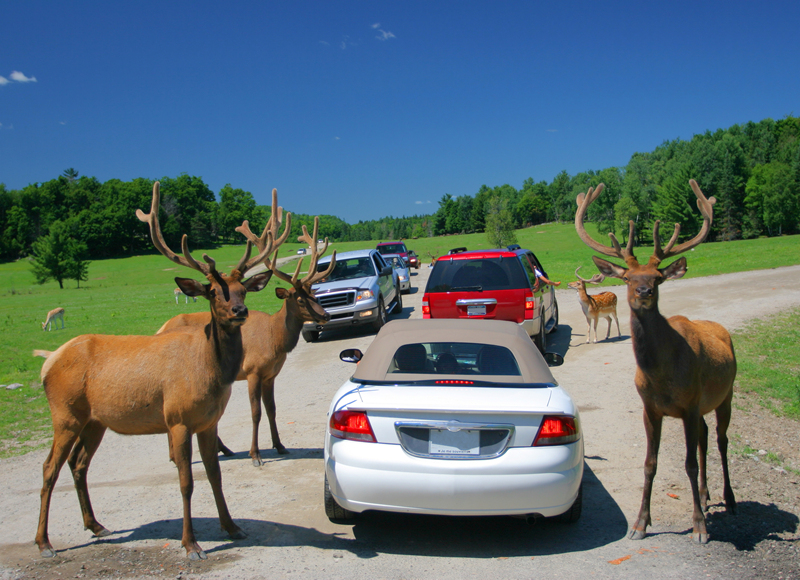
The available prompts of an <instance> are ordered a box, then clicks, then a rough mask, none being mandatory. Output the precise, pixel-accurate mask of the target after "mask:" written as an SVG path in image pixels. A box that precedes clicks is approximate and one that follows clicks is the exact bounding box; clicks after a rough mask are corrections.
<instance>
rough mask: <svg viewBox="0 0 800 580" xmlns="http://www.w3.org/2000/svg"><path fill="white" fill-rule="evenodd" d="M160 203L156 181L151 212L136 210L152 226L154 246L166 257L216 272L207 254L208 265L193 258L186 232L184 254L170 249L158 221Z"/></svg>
mask: <svg viewBox="0 0 800 580" xmlns="http://www.w3.org/2000/svg"><path fill="white" fill-rule="evenodd" d="M160 205H161V183H160V182H158V181H156V182H155V183H154V184H153V200H152V202H151V203H150V213H147V214H146V213H144V212H143V211H142V210H140V209H137V210H136V217H138V218H139V220H140V221H142V222H144V223H146V224H147V225H149V226H150V239H151V240H152V241H153V246H155V248H156V250H158V251H159V252H161V253H162V254H163V255H164V256H165V257H166V258H169V259H170V260H172V261H173V262H175V263H176V264H180V265H181V266H186V267H187V268H191V269H193V270H197V271H199V272H202V273H203V274H204V275H206V276H207V275H208V274H210V273H211V272H215V271H216V270H215V269H214V260H212V259H211V258H209V257H208V256H207V255H206V254H203V259H204V260H205V261H206V262H207V263H208V264H209V265H208V266H206V265H205V264H201V263H199V262H198V261H197V260H195V259H194V258H192V255H191V254H190V253H189V244H188V241H187V236H186V234H184V235H183V238H182V239H181V247H182V249H183V256H179V255H178V254H176V253H175V252H173V251H172V250H170V249H169V246H167V243H166V242H165V241H164V236H163V235H162V234H161V225H160V224H159V221H158V208H159V206H160Z"/></svg>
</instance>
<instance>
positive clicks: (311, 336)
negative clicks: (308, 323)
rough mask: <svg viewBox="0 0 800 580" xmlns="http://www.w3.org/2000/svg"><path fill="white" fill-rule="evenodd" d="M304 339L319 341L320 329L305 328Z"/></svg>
mask: <svg viewBox="0 0 800 580" xmlns="http://www.w3.org/2000/svg"><path fill="white" fill-rule="evenodd" d="M303 340H305V341H306V342H317V340H319V330H303Z"/></svg>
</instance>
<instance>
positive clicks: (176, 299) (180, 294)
mask: <svg viewBox="0 0 800 580" xmlns="http://www.w3.org/2000/svg"><path fill="white" fill-rule="evenodd" d="M172 293H173V294H175V304H178V298H180V297H181V296H186V304H189V296H188V295H187V294H184V293H183V290H181V289H180V288H175V290H173V291H172ZM192 300H194V301H195V302H197V296H192Z"/></svg>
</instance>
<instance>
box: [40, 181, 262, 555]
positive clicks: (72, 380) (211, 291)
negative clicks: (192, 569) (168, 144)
mask: <svg viewBox="0 0 800 580" xmlns="http://www.w3.org/2000/svg"><path fill="white" fill-rule="evenodd" d="M159 202H160V191H159V183H158V182H156V183H155V184H154V186H153V199H152V205H151V208H150V213H149V214H145V213H143V212H142V211H141V210H137V212H136V215H137V217H138V218H139V219H140V220H141V221H143V222H146V223H148V224H149V226H150V237H151V239H152V241H153V244H154V246H155V247H156V249H158V250H159V251H160V252H161V253H162V254H163V255H164V256H166V257H167V258H169V259H170V260H172V261H173V262H175V263H177V264H180V265H182V266H186V267H188V268H192V269H194V270H198V271H199V272H201V273H202V274H204V275H205V277H206V278H207V280H208V284H201V283H200V282H198V281H196V280H192V279H189V278H175V282H176V283H177V284H178V286H180V288H181V289H182V290H183V292H184V293H185V294H186V295H188V296H203V297H204V298H206V299H207V300H208V301H209V302H210V310H211V320H210V323H209V324H208V325H207V326H206V327H205V328H195V327H192V328H186V329H184V330H182V331H177V332H173V333H169V334H163V335H158V336H109V335H98V334H87V335H82V336H78V337H76V338H74V339H72V340H70V341H69V342H67V343H65V344H64V345H62V346H61V347H60V348H59V349H58V350H56V351H55V352H53V353H44V354H45V355H47V354H49V356H47V360H46V361H45V363H44V365H43V367H42V382H43V384H44V389H45V393H46V394H47V400H48V402H49V403H50V411H51V414H52V418H53V431H54V433H53V446H52V449H51V450H50V454H49V455H48V457H47V459H46V460H45V463H44V467H43V480H44V483H43V486H42V493H41V511H40V513H39V527H38V530H37V532H36V544H37V545H38V547H39V550H40V552H41V554H42V555H43V556H45V557H52V556H54V555H55V550H54V549H53V546H52V545H51V544H50V540H49V538H48V533H47V532H48V513H49V507H50V499H51V495H52V492H53V486H54V485H55V483H56V480H57V479H58V474H59V472H60V470H61V467H62V466H63V465H64V462H65V461H68V463H69V467H70V470H71V471H72V476H73V479H74V480H75V489H76V491H77V494H78V500H79V503H80V506H81V512H82V513H83V523H84V527H85V528H86V529H88V530H91V531H92V533H93V534H94V535H95V536H98V537H101V536H106V535H108V534H110V533H111V532H110V531H109V530H107V529H106V528H105V527H104V526H102V525H101V524H100V523H99V522H98V521H97V519H95V515H94V512H93V510H92V506H91V503H90V501H89V492H88V488H87V483H86V474H87V471H88V469H89V464H90V462H91V460H92V456H93V455H94V453H95V451H97V448H98V447H99V445H100V442H101V441H102V439H103V435H104V434H105V432H106V429H111V430H113V431H116V432H117V433H122V434H125V435H145V434H153V433H169V434H170V436H171V438H172V441H173V446H172V447H173V449H174V451H175V462H176V464H177V466H178V473H179V477H180V489H181V495H182V496H183V536H182V540H181V544H182V545H183V547H184V548H185V549H186V553H187V556H188V557H189V558H191V559H203V558H206V555H205V553H204V552H203V550H202V549H201V548H200V546H199V545H198V544H197V541H196V539H195V535H194V530H193V528H192V514H191V497H192V491H193V489H194V483H193V478H192V467H191V455H192V445H191V438H192V434H197V440H198V444H199V448H200V454H201V456H202V459H203V464H204V465H205V469H206V474H207V476H208V480H209V482H210V484H211V489H212V490H213V492H214V500H215V502H216V505H217V511H218V513H219V520H220V524H221V526H222V528H223V529H224V530H225V531H226V532H227V533H228V534H229V535H230V536H231V537H232V538H243V537H246V535H245V533H244V532H243V531H242V530H241V529H240V528H239V526H237V525H236V524H235V523H234V522H233V519H232V518H231V516H230V513H229V512H228V507H227V505H226V503H225V497H224V495H223V493H222V478H221V474H220V468H219V459H218V458H217V422H218V421H219V419H220V417H221V416H222V413H223V412H224V411H225V405H226V404H227V403H228V398H229V397H230V393H231V383H233V381H234V379H235V378H236V373H237V372H238V371H239V367H240V366H241V362H242V353H243V349H242V334H241V326H242V325H243V324H244V322H245V321H246V320H247V316H248V311H247V307H246V306H245V304H244V298H245V295H246V294H247V293H248V292H257V291H259V290H261V289H263V288H264V286H266V284H267V282H268V281H269V278H270V276H271V272H265V273H263V274H257V275H255V276H253V277H251V278H250V279H248V280H246V281H243V280H242V278H243V277H244V274H245V273H246V272H247V271H248V270H249V269H250V268H252V267H253V266H255V265H256V264H258V263H259V262H261V261H262V260H263V259H264V258H266V257H267V256H268V255H269V253H270V251H271V242H272V237H271V234H270V239H269V241H268V243H267V247H265V249H264V251H262V252H260V253H259V254H258V255H257V256H256V257H254V258H252V259H251V258H250V253H251V250H252V244H251V243H250V242H248V243H247V248H246V250H245V253H244V256H243V257H242V259H241V260H240V261H239V264H238V265H237V266H236V269H234V270H233V271H232V272H231V274H230V275H225V274H223V273H220V272H218V271H217V270H216V267H215V262H214V260H213V259H211V258H210V257H208V256H207V255H206V254H203V260H204V261H205V262H206V264H200V263H198V262H197V261H195V259H194V258H193V257H192V256H191V254H190V253H189V250H188V242H187V238H186V236H185V235H184V236H183V240H182V249H183V256H180V255H177V254H175V253H173V252H172V251H171V250H170V249H169V248H168V247H167V245H166V243H165V242H164V239H163V237H162V235H161V228H160V225H159V221H158V210H159ZM34 354H43V353H41V352H34Z"/></svg>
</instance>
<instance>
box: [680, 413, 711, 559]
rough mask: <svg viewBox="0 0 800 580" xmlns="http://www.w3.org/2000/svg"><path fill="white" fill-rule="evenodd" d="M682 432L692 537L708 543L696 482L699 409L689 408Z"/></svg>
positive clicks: (704, 517)
mask: <svg viewBox="0 0 800 580" xmlns="http://www.w3.org/2000/svg"><path fill="white" fill-rule="evenodd" d="M683 432H684V435H685V437H686V463H685V466H686V475H687V476H688V477H689V483H690V484H691V486H692V503H693V512H692V539H693V540H694V541H695V542H697V543H699V544H707V543H708V530H706V516H705V514H704V513H703V508H702V507H701V506H700V489H699V486H698V484H697V475H698V471H699V469H698V465H697V447H698V445H699V439H700V410H699V409H697V408H694V409H690V410H689V411H688V412H687V413H686V415H685V416H684V418H683Z"/></svg>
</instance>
